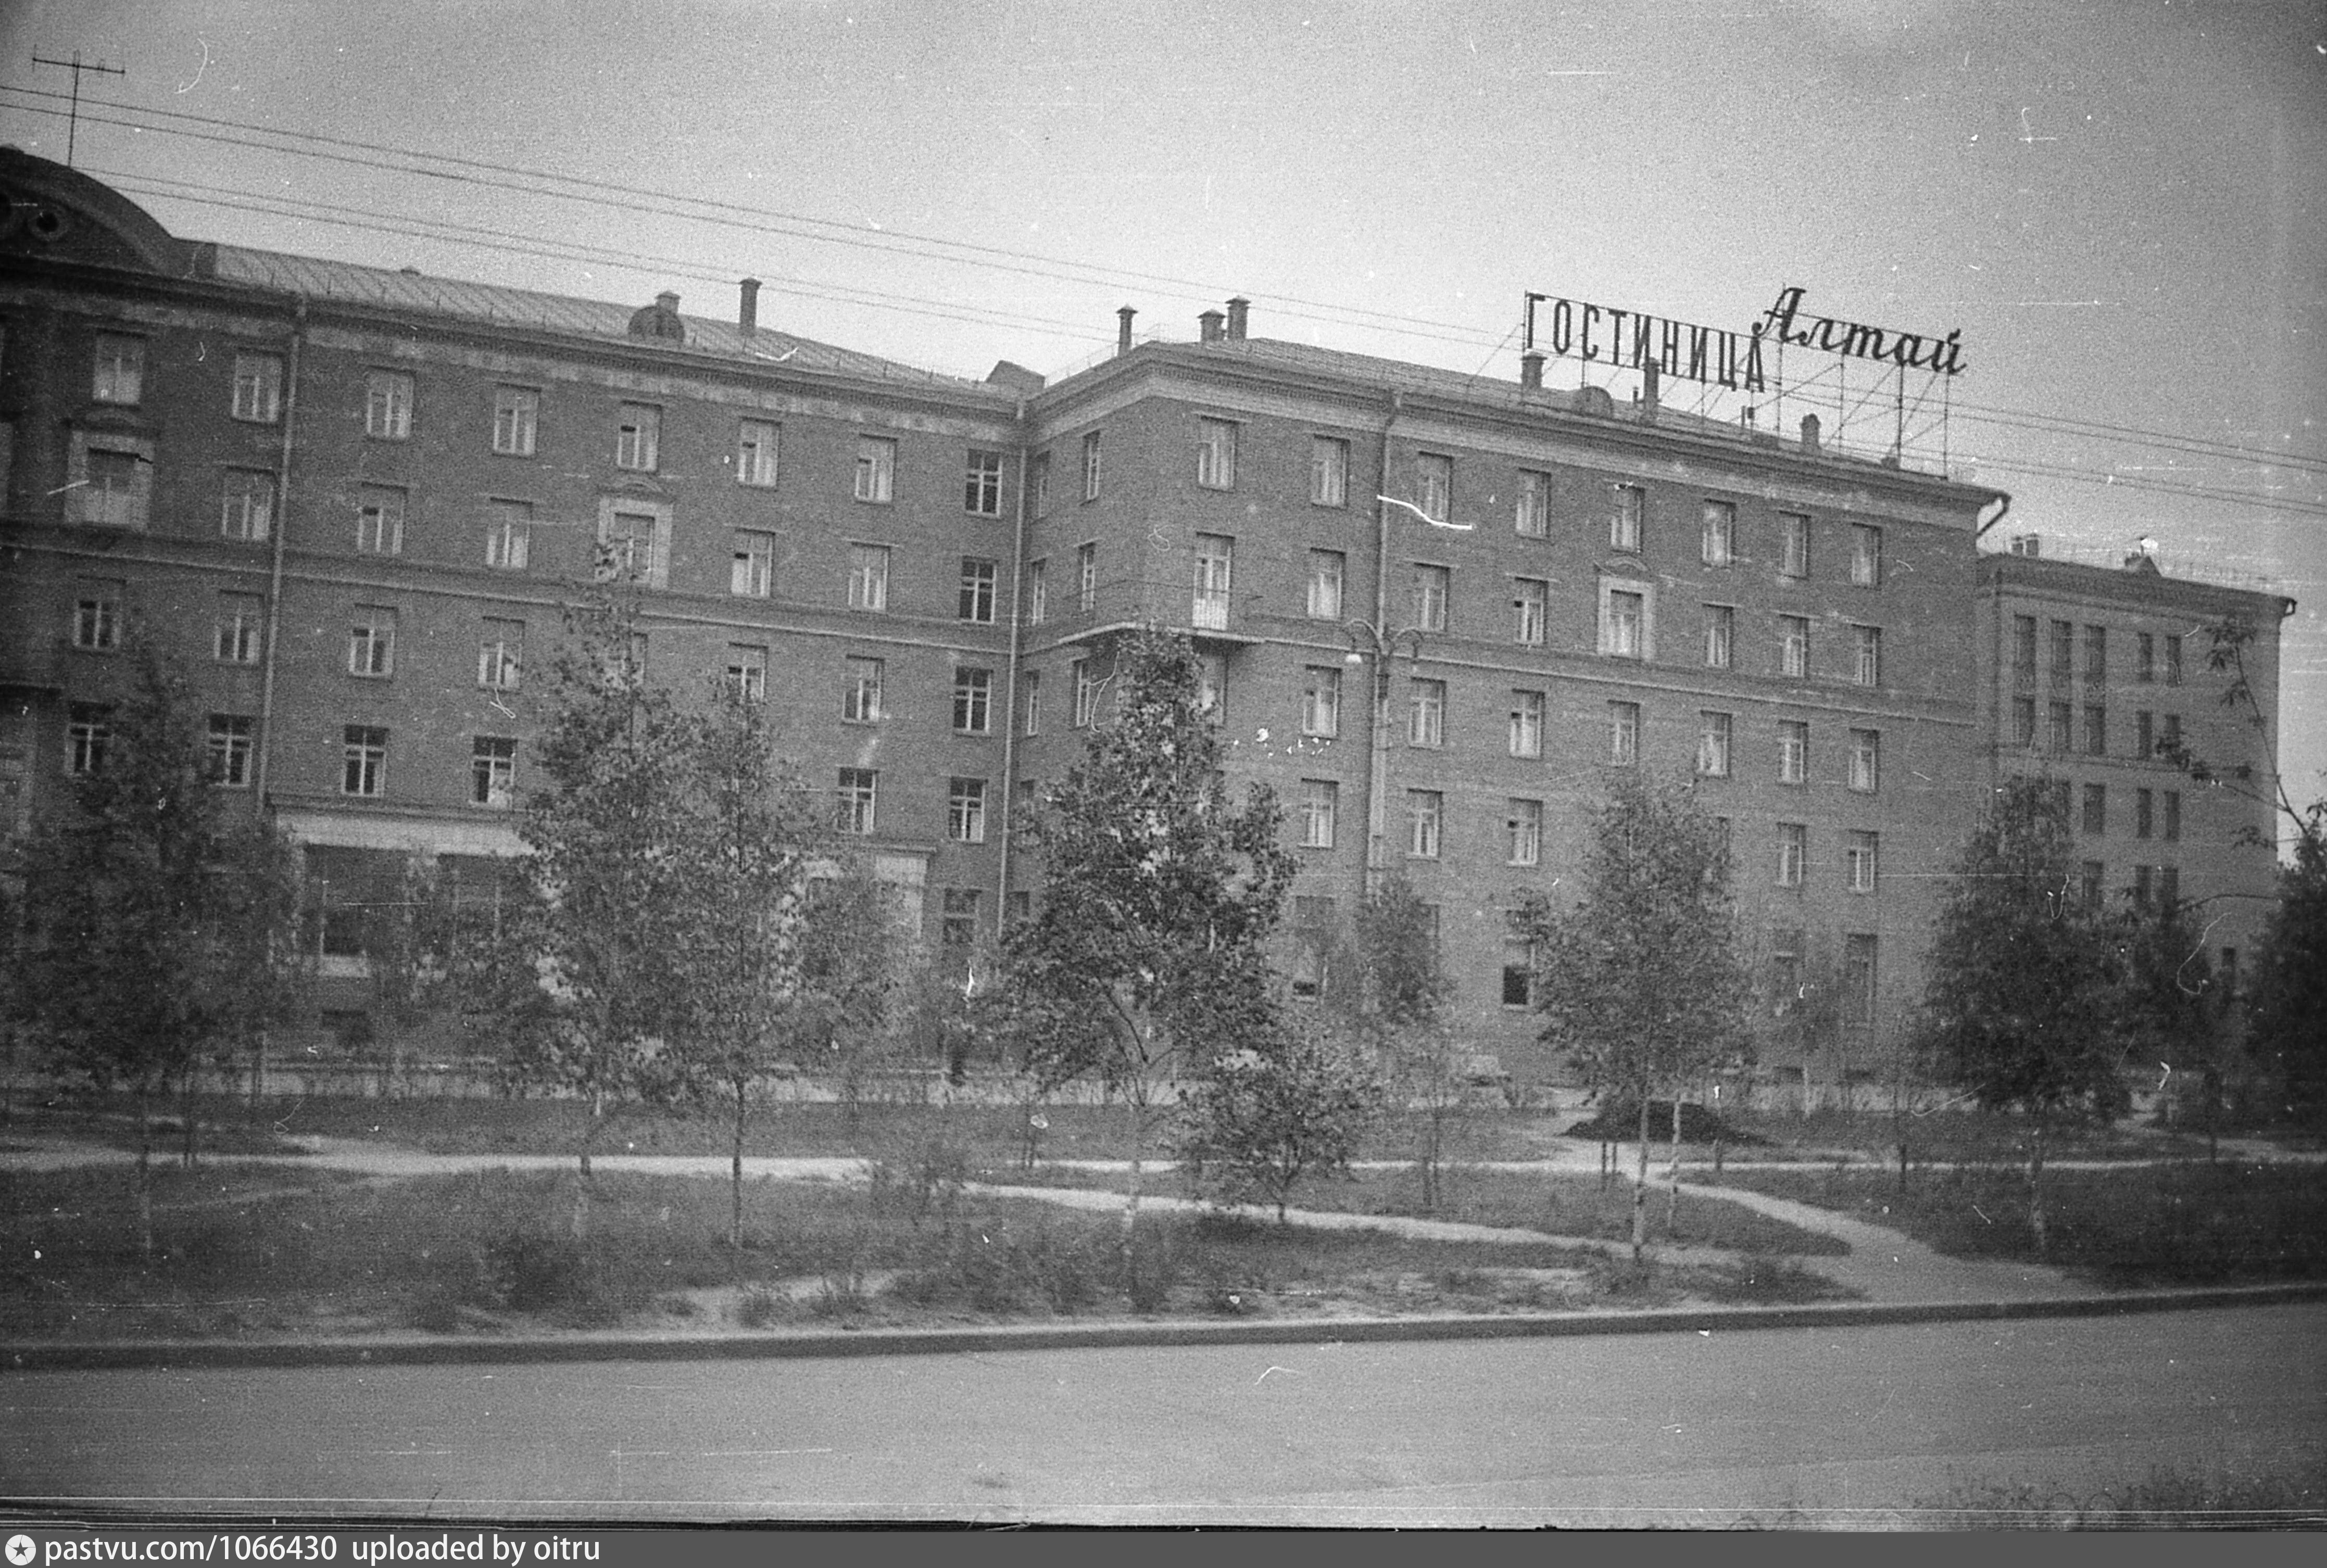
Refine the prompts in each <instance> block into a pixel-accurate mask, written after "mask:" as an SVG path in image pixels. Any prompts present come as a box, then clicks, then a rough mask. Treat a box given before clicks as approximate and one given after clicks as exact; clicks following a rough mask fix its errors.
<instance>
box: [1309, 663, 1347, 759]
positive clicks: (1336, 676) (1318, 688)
mask: <svg viewBox="0 0 2327 1568" xmlns="http://www.w3.org/2000/svg"><path fill="white" fill-rule="evenodd" d="M1301 733H1303V734H1304V735H1311V736H1315V737H1317V738H1319V739H1321V740H1328V741H1330V740H1332V739H1334V738H1336V737H1337V736H1339V735H1340V734H1341V671H1340V670H1339V669H1337V668H1335V667H1332V666H1331V665H1322V664H1313V665H1309V666H1306V667H1304V669H1303V670H1302V685H1301Z"/></svg>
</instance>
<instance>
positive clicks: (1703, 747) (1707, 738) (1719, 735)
mask: <svg viewBox="0 0 2327 1568" xmlns="http://www.w3.org/2000/svg"><path fill="white" fill-rule="evenodd" d="M1733 723H1734V721H1733V720H1732V718H1731V716H1730V715H1729V714H1715V713H1702V714H1697V715H1696V770H1697V772H1698V773H1699V774H1700V775H1702V776H1703V777H1705V778H1707V779H1726V778H1728V777H1729V736H1730V731H1731V728H1732V726H1733Z"/></svg>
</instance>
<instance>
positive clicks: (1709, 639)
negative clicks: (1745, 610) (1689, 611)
mask: <svg viewBox="0 0 2327 1568" xmlns="http://www.w3.org/2000/svg"><path fill="white" fill-rule="evenodd" d="M1736 646H1737V611H1736V610H1735V609H1734V608H1733V607H1732V606H1730V605H1727V604H1708V605H1706V607H1705V667H1706V668H1707V669H1727V668H1728V667H1729V664H1730V656H1731V655H1732V654H1733V653H1734V651H1735V649H1736Z"/></svg>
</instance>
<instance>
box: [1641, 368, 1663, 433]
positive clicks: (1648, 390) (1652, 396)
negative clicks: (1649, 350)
mask: <svg viewBox="0 0 2327 1568" xmlns="http://www.w3.org/2000/svg"><path fill="white" fill-rule="evenodd" d="M1663 374H1664V367H1663V366H1661V365H1659V364H1658V363H1657V361H1656V360H1654V359H1643V360H1641V361H1640V417H1641V418H1642V419H1645V420H1648V421H1649V422H1650V423H1654V422H1655V420H1656V417H1657V397H1658V393H1659V390H1660V388H1659V385H1658V382H1659V378H1661V377H1662V376H1663Z"/></svg>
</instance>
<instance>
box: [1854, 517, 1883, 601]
mask: <svg viewBox="0 0 2327 1568" xmlns="http://www.w3.org/2000/svg"><path fill="white" fill-rule="evenodd" d="M1850 580H1851V582H1852V583H1855V584H1856V585H1857V586H1858V587H1861V588H1880V587H1882V586H1883V530H1882V529H1880V528H1878V527H1871V526H1870V525H1868V524H1865V523H1853V524H1852V525H1851V527H1850Z"/></svg>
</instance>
